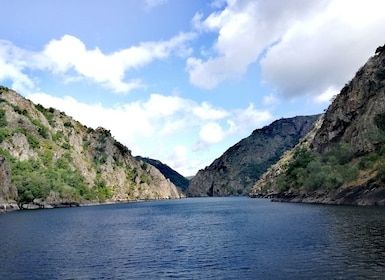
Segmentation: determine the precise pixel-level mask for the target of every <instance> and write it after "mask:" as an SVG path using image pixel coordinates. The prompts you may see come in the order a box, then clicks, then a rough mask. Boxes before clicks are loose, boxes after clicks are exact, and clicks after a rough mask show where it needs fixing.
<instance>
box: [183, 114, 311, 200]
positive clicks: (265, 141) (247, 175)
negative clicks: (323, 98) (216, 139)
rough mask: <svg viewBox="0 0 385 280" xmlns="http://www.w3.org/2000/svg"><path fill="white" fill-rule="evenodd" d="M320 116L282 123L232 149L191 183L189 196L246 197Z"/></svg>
mask: <svg viewBox="0 0 385 280" xmlns="http://www.w3.org/2000/svg"><path fill="white" fill-rule="evenodd" d="M317 118H318V116H316V115H315V116H299V117H294V118H288V119H280V120H277V121H275V122H273V123H272V124H270V125H268V126H265V127H263V128H261V129H257V130H255V131H254V132H253V133H252V134H251V135H250V136H249V137H247V138H245V139H243V140H241V141H239V142H238V143H237V144H235V145H234V146H232V147H230V148H229V149H228V150H227V151H226V152H225V153H224V154H223V155H222V156H221V157H219V158H218V159H216V160H215V161H214V162H213V163H212V164H211V165H210V166H208V167H206V168H205V169H203V170H199V172H198V173H197V174H196V176H194V177H193V179H192V180H191V181H190V185H189V188H188V189H187V192H186V193H187V195H188V196H227V195H246V194H248V193H249V191H250V188H251V186H252V185H254V184H255V182H256V181H257V180H258V178H259V176H260V175H261V174H262V173H263V172H265V171H266V170H267V168H268V167H269V166H270V165H272V164H274V163H275V162H276V161H277V160H278V159H279V157H280V156H281V155H282V154H283V152H285V151H286V150H289V149H291V148H293V147H294V145H295V144H297V143H298V141H299V139H300V138H301V137H303V136H304V135H305V134H306V133H307V132H309V130H310V129H311V127H312V125H313V122H314V121H315V120H316V119H317Z"/></svg>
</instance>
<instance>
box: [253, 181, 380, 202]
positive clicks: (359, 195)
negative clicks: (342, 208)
mask: <svg viewBox="0 0 385 280" xmlns="http://www.w3.org/2000/svg"><path fill="white" fill-rule="evenodd" d="M250 197H251V198H269V199H271V201H272V202H293V203H309V204H327V205H352V206H380V207H383V206H385V187H383V186H380V185H377V184H373V185H365V186H354V187H344V188H339V189H337V190H334V191H332V190H318V191H313V192H306V191H302V190H289V191H286V192H275V193H270V194H250Z"/></svg>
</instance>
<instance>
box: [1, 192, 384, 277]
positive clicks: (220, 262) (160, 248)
mask: <svg viewBox="0 0 385 280" xmlns="http://www.w3.org/2000/svg"><path fill="white" fill-rule="evenodd" d="M0 246H1V254H0V279H4V280H5V279H14V280H15V279H385V209H384V208H379V207H353V206H330V205H310V204H294V203H273V202H270V201H269V200H266V199H250V198H246V197H228V198H188V199H181V200H167V201H152V202H138V203H125V204H113V205H102V206H90V207H79V208H65V209H47V210H33V211H32V210H30V211H18V212H12V213H7V214H2V215H0Z"/></svg>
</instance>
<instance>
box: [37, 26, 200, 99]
mask: <svg viewBox="0 0 385 280" xmlns="http://www.w3.org/2000/svg"><path fill="white" fill-rule="evenodd" d="M192 38H193V35H192V34H186V33H181V34H179V35H177V36H175V37H173V38H171V39H170V40H169V41H162V42H143V43H140V44H139V45H138V46H132V47H129V48H126V49H123V50H120V51H116V52H113V53H111V54H104V53H103V52H102V51H101V50H100V49H98V48H95V49H93V50H87V48H86V46H85V45H84V43H83V42H82V41H81V40H80V39H78V38H76V37H74V36H71V35H65V36H63V37H62V38H61V39H60V40H52V41H51V42H49V43H48V44H47V46H46V47H45V49H44V51H43V54H44V55H45V56H46V57H48V59H49V61H50V62H51V64H50V69H51V70H52V71H54V72H56V73H61V74H67V75H71V74H72V72H71V71H74V72H75V73H76V74H77V75H80V76H81V77H84V78H88V79H91V80H93V81H94V82H96V83H100V84H103V85H105V86H107V87H109V88H111V89H113V90H114V91H115V92H117V93H125V92H129V91H131V90H134V89H137V88H141V87H143V86H144V84H143V83H142V81H141V80H140V79H131V80H129V81H126V72H127V71H129V70H131V69H137V68H140V67H143V66H145V65H147V64H149V63H150V62H152V61H153V60H156V59H164V58H167V57H168V56H169V55H170V54H171V53H172V52H176V53H177V54H180V53H181V52H185V51H186V50H185V49H186V47H185V46H184V44H185V43H186V42H187V41H189V40H191V39H192Z"/></svg>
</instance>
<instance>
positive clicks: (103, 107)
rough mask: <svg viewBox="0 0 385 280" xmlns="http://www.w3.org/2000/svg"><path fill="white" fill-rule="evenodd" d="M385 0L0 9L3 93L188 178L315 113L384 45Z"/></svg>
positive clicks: (44, 2) (89, 1) (74, 3)
mask: <svg viewBox="0 0 385 280" xmlns="http://www.w3.org/2000/svg"><path fill="white" fill-rule="evenodd" d="M384 10H385V1H383V0H312V1H308V0H285V1H282V0H211V1H210V0H142V1H141V0H109V1H104V0H81V1H78V0H34V1H30V0H13V1H2V4H1V23H0V84H1V85H3V86H7V87H9V88H12V89H14V90H16V91H17V92H18V93H20V94H21V95H23V96H24V97H26V98H28V99H30V100H32V101H33V102H34V103H36V104H41V105H43V106H45V107H47V108H48V107H54V108H56V109H58V110H60V111H64V112H65V113H66V114H67V115H69V116H71V117H73V118H74V119H75V120H78V121H80V122H81V123H82V124H84V125H86V126H88V127H93V128H97V127H99V126H102V127H104V128H106V129H108V130H110V131H111V134H112V135H113V136H114V138H115V139H116V140H117V141H119V142H121V143H123V144H124V145H126V146H127V147H128V148H129V149H130V150H131V151H132V154H133V155H141V156H144V157H150V158H153V159H158V160H160V161H162V162H163V163H165V164H167V165H169V166H170V167H171V168H173V169H175V170H176V171H178V172H179V173H181V174H182V175H184V176H191V175H195V174H196V172H197V171H198V170H200V169H203V168H204V167H205V166H208V165H210V164H211V163H212V162H213V161H214V160H215V159H216V158H218V157H219V156H221V155H222V154H223V153H224V152H225V151H226V150H227V149H228V148H229V147H231V146H232V145H234V144H235V143H237V142H239V141H240V140H241V139H243V138H245V137H247V136H249V135H250V134H251V133H252V132H253V131H254V130H255V129H258V128H262V127H263V126H266V125H269V124H270V123H272V122H273V121H274V120H277V119H280V118H289V117H294V116H298V115H312V114H319V113H322V112H324V111H325V110H326V109H327V108H328V106H329V105H330V100H331V99H332V98H333V96H335V95H336V94H338V92H339V91H340V89H341V88H342V87H343V86H344V84H346V83H347V82H349V81H350V80H351V79H352V78H353V77H354V74H355V73H356V72H357V70H358V69H359V68H360V67H361V66H362V65H363V64H364V63H365V62H366V61H367V59H368V58H369V57H371V56H373V55H374V52H375V49H376V48H377V47H378V46H380V45H384V44H385V17H384V13H383V12H384Z"/></svg>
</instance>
